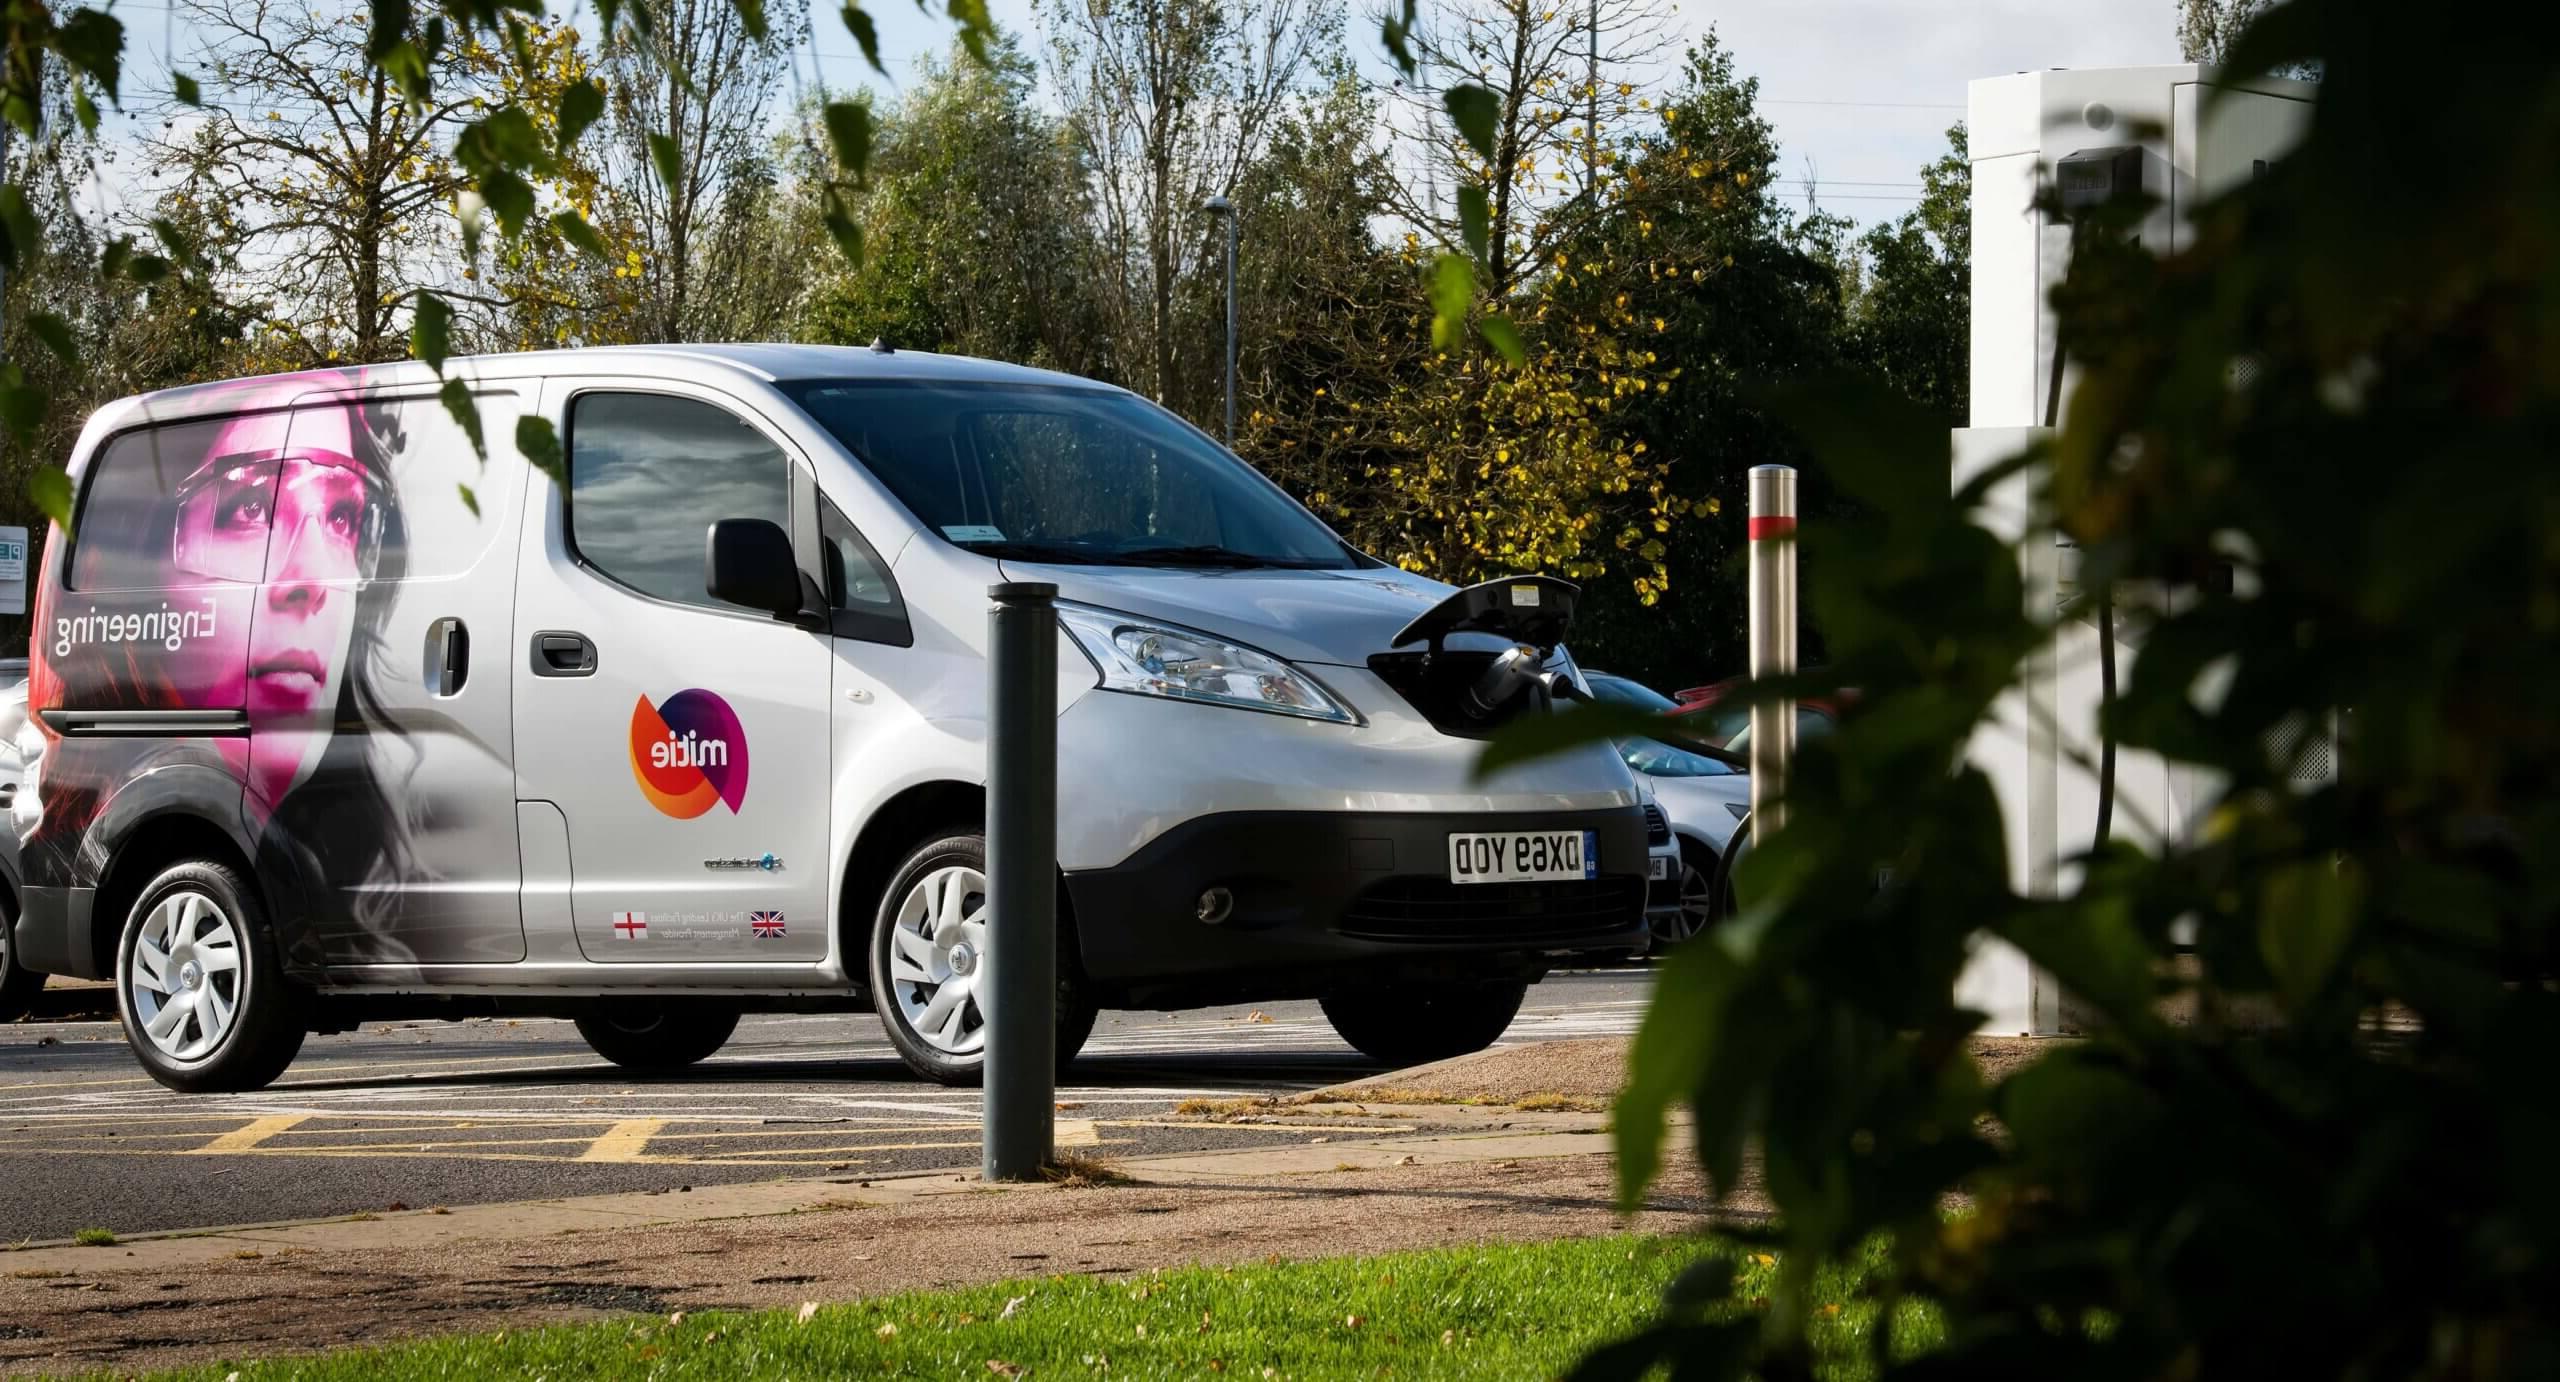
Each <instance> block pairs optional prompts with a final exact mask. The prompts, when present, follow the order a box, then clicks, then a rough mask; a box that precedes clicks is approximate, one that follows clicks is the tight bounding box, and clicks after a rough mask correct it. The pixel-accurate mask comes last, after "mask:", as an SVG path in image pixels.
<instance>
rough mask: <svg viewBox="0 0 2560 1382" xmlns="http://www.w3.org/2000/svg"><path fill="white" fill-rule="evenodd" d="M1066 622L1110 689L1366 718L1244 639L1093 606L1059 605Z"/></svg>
mask: <svg viewBox="0 0 2560 1382" xmlns="http://www.w3.org/2000/svg"><path fill="white" fill-rule="evenodd" d="M1058 622H1059V624H1060V625H1062V626H1064V627H1065V629H1066V631H1067V633H1068V634H1069V636H1071V637H1073V638H1074V639H1075V641H1076V644H1077V646H1079V647H1081V648H1083V649H1084V651H1085V656H1087V657H1090V658H1092V659H1093V665H1094V667H1095V668H1096V669H1097V670H1099V671H1100V672H1101V673H1102V687H1103V689H1104V690H1106V691H1127V692H1130V693H1132V694H1134V695H1140V696H1167V697H1171V698H1172V699H1174V700H1183V701H1201V702H1205V703H1207V704H1210V705H1232V706H1236V707H1239V708H1241V709H1245V710H1265V711H1269V712H1271V713H1272V714H1275V715H1295V716H1298V717H1299V718H1301V719H1307V720H1331V721H1333V722H1334V723H1336V724H1345V725H1356V724H1358V723H1360V717H1359V715H1358V714H1357V713H1356V712H1354V711H1353V710H1352V709H1351V707H1350V706H1348V705H1345V704H1343V703H1342V701H1341V700H1340V699H1338V698H1337V697H1335V696H1334V694H1333V693H1332V692H1330V691H1327V690H1325V689H1324V687H1323V686H1322V685H1320V684H1318V683H1317V681H1316V679H1315V678H1314V677H1311V676H1308V675H1307V674H1306V673H1305V672H1302V671H1300V670H1298V669H1297V668H1296V667H1293V666H1291V665H1289V664H1288V663H1287V662H1285V661H1282V660H1281V659H1279V658H1276V657H1273V656H1272V655H1271V654H1269V653H1266V652H1262V651H1260V650H1258V649H1254V648H1248V647H1245V646H1244V645H1243V644H1241V643H1230V642H1228V641H1227V640H1225V639H1223V638H1215V637H1212V636H1210V635H1208V634H1205V633H1202V632H1200V631H1199V630H1197V629H1181V628H1173V627H1169V626H1167V625H1163V624H1153V623H1149V622H1147V621H1145V620H1143V619H1140V618H1138V617H1136V616H1135V615H1129V614H1122V613H1120V612H1119V611H1117V610H1108V609H1096V608H1094V607H1093V606H1091V605H1070V604H1061V605H1059V606H1058Z"/></svg>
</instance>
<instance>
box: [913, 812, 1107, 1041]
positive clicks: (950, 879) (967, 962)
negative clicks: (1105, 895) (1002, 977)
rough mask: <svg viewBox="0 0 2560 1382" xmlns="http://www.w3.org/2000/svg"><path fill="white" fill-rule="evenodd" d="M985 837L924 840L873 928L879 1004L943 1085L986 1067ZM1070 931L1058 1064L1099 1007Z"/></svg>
mask: <svg viewBox="0 0 2560 1382" xmlns="http://www.w3.org/2000/svg"><path fill="white" fill-rule="evenodd" d="M987 921H988V911H987V841H986V837H985V836H983V835H977V834H969V835H949V836H945V837H943V838H941V839H938V840H931V841H928V842H926V843H925V844H923V845H921V846H918V847H917V848H916V850H915V852H913V853H911V854H909V855H908V856H907V858H906V862H904V863H902V864H900V865H899V866H898V871H897V872H896V873H895V874H893V875H891V877H890V880H889V888H888V891H887V892H886V893H884V894H883V895H882V896H881V899H880V914H879V916H878V918H877V919H876V920H875V922H874V923H873V925H872V928H871V1006H872V1007H873V1008H874V1009H876V1010H877V1011H878V1012H879V1014H880V1025H881V1026H882V1027H883V1028H884V1029H886V1030H887V1032H888V1035H889V1044H890V1045H892V1046H894V1047H896V1048H897V1049H898V1058H899V1059H900V1060H903V1061H905V1062H906V1064H907V1068H908V1069H910V1070H913V1071H914V1072H916V1073H917V1074H919V1075H922V1076H923V1077H925V1078H926V1079H928V1080H932V1081H934V1082H935V1083H937V1084H950V1085H966V1084H976V1083H977V1082H978V1081H979V1080H980V1079H981V1078H983V1075H984V1068H985V1064H986V1046H987V1019H986V1014H985V1013H984V1012H983V1011H981V1010H980V1009H979V1006H978V999H979V990H978V985H979V983H980V982H981V980H982V979H983V977H984V976H985V973H986V962H987ZM1074 973H1075V965H1074V957H1073V956H1072V955H1070V954H1068V953H1067V949H1066V946H1065V938H1064V936H1063V935H1062V936H1061V937H1060V946H1059V951H1058V1009H1057V1019H1058V1035H1057V1042H1058V1069H1060V1070H1061V1071H1063V1070H1065V1069H1066V1068H1067V1064H1068V1062H1070V1061H1073V1060H1074V1059H1075V1058H1076V1052H1077V1051H1079V1050H1082V1049H1083V1047H1084V1043H1085V1038H1087V1037H1089V1036H1091V1035H1093V1024H1094V1019H1095V1017H1096V1016H1097V1013H1096V1012H1095V1010H1094V1005H1093V1003H1092V1002H1091V1000H1089V999H1088V998H1086V997H1085V995H1084V992H1083V988H1082V986H1081V985H1079V984H1078V983H1076V982H1075V979H1074Z"/></svg>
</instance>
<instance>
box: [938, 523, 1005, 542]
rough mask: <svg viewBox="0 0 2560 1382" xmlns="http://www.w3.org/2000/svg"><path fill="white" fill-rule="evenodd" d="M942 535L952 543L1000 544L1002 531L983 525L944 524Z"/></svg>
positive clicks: (1002, 538) (1002, 537) (1002, 536)
mask: <svg viewBox="0 0 2560 1382" xmlns="http://www.w3.org/2000/svg"><path fill="white" fill-rule="evenodd" d="M942 535H943V536H944V537H947V538H949V539H951V540H952V541H953V542H1002V541H1004V529H1002V528H997V527H993V526H990V525H988V524H985V523H945V524H943V525H942Z"/></svg>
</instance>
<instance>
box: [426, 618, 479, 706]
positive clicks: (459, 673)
mask: <svg viewBox="0 0 2560 1382" xmlns="http://www.w3.org/2000/svg"><path fill="white" fill-rule="evenodd" d="M435 650H436V651H435V682H436V694H437V695H439V696H452V695H456V694H459V693H460V692H461V690H462V684H463V683H464V682H466V681H468V680H470V679H471V630H470V629H468V628H466V627H464V625H463V622H462V621H461V620H459V619H454V618H444V619H439V620H437V621H436V622H435Z"/></svg>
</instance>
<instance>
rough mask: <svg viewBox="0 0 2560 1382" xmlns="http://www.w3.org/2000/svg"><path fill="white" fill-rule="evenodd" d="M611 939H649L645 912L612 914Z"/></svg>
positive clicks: (647, 918)
mask: <svg viewBox="0 0 2560 1382" xmlns="http://www.w3.org/2000/svg"><path fill="white" fill-rule="evenodd" d="M613 938H614V939H615V940H618V941H645V940H647V939H649V914H648V913H647V912H616V913H614V914H613Z"/></svg>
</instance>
